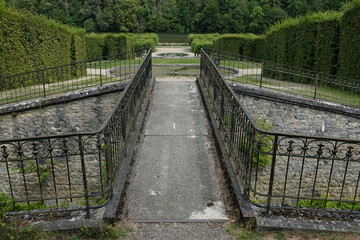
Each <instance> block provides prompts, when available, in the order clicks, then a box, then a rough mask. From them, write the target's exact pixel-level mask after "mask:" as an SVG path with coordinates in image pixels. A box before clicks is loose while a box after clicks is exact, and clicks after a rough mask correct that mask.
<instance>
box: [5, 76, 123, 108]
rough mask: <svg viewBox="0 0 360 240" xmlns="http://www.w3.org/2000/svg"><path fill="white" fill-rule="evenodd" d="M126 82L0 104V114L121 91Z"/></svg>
mask: <svg viewBox="0 0 360 240" xmlns="http://www.w3.org/2000/svg"><path fill="white" fill-rule="evenodd" d="M127 82H128V81H123V82H116V83H109V84H105V85H103V86H98V87H93V88H87V89H82V90H77V91H72V92H67V93H63V94H57V95H52V96H49V97H46V98H37V99H31V100H28V101H23V102H18V103H10V104H7V105H3V106H0V115H5V114H9V113H13V112H22V111H27V110H31V109H35V108H42V107H45V106H49V105H54V104H60V103H65V102H70V101H76V100H79V99H83V98H88V97H93V96H97V95H101V94H106V93H111V92H116V91H121V90H124V89H125V87H126V84H127Z"/></svg>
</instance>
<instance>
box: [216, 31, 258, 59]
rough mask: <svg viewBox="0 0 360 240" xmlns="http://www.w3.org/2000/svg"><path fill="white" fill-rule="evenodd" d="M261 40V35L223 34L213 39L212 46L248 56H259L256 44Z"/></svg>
mask: <svg viewBox="0 0 360 240" xmlns="http://www.w3.org/2000/svg"><path fill="white" fill-rule="evenodd" d="M262 40H263V37H262V36H257V35H254V34H224V35H221V36H220V37H218V38H217V39H216V40H215V42H214V48H216V49H219V50H221V51H226V52H232V53H235V54H240V55H245V56H249V57H261V56H260V54H261V53H260V51H258V46H260V42H261V41H262Z"/></svg>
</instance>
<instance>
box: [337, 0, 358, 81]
mask: <svg viewBox="0 0 360 240" xmlns="http://www.w3.org/2000/svg"><path fill="white" fill-rule="evenodd" d="M340 28H341V34H340V46H339V72H338V74H339V75H341V76H344V77H350V78H356V79H360V34H359V33H360V0H355V1H354V2H352V3H350V4H348V5H347V6H346V10H345V11H344V15H343V17H342V18H341V21H340Z"/></svg>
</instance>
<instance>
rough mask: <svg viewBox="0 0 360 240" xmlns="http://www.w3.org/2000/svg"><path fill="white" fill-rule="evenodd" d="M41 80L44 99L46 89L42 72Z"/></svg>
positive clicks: (42, 72)
mask: <svg viewBox="0 0 360 240" xmlns="http://www.w3.org/2000/svg"><path fill="white" fill-rule="evenodd" d="M41 78H42V84H43V96H44V98H45V97H46V87H45V77H44V71H41Z"/></svg>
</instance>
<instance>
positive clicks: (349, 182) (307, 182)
mask: <svg viewBox="0 0 360 240" xmlns="http://www.w3.org/2000/svg"><path fill="white" fill-rule="evenodd" d="M239 96H240V101H241V102H242V104H243V106H244V107H245V108H246V110H247V111H248V113H249V114H250V115H251V117H252V118H254V119H259V118H265V119H266V120H267V121H268V122H271V125H272V129H271V131H274V132H279V133H292V134H299V135H308V136H314V137H316V136H323V137H329V138H342V139H354V140H360V120H359V119H357V118H354V117H349V116H344V115H341V114H336V113H331V112H327V111H320V110H315V109H311V108H306V107H300V106H294V105H291V104H286V103H279V102H275V101H269V100H264V99H261V98H257V97H250V96H245V95H239ZM289 140H294V141H295V143H294V146H297V148H298V151H300V149H301V146H303V144H304V141H307V140H305V138H293V139H290V138H289V139H286V140H284V141H283V142H280V144H284V145H286V144H288V141H289ZM312 141H314V142H313V144H309V145H308V147H309V150H308V151H312V152H313V153H314V155H316V151H318V146H319V144H323V145H324V146H323V150H324V151H328V153H331V151H332V150H333V149H334V145H335V144H338V146H336V149H337V150H338V151H339V153H338V155H342V156H344V160H332V159H331V157H329V159H327V158H326V157H323V156H322V157H320V158H319V157H296V156H291V157H287V156H279V155H277V156H276V164H275V175H274V183H273V195H280V196H282V195H286V196H292V197H295V198H296V197H298V196H300V197H319V198H324V197H325V196H327V197H328V198H329V199H343V200H351V201H352V200H354V198H355V199H356V200H357V201H359V200H360V199H359V190H357V191H358V192H355V191H356V188H357V185H358V184H359V183H358V181H359V176H360V172H359V171H360V162H359V161H355V160H347V159H346V157H345V155H346V153H347V151H348V150H349V146H350V147H352V154H353V157H352V159H357V158H358V157H359V156H358V155H359V152H360V146H358V145H357V144H350V143H346V142H345V143H344V142H341V141H339V142H337V143H335V141H321V140H316V141H315V140H312ZM294 148H296V147H294ZM311 148H313V149H311ZM285 150H286V149H285ZM325 155H328V156H330V155H331V154H324V156H325ZM270 174H271V163H269V164H268V165H267V166H265V167H263V168H259V170H258V172H257V174H256V171H255V169H253V174H252V187H253V188H254V190H255V186H256V191H258V192H259V193H263V194H268V192H269V183H270ZM255 179H256V182H255ZM285 182H286V186H285ZM299 192H300V194H299V195H298V193H299ZM256 199H257V200H258V201H260V202H261V203H263V204H266V201H267V197H260V196H259V195H256ZM295 202H296V200H295V199H290V198H285V200H283V199H282V198H281V197H278V198H276V197H273V198H272V204H275V205H276V204H290V205H293V204H295Z"/></svg>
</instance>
